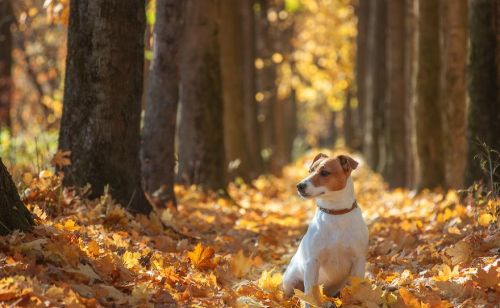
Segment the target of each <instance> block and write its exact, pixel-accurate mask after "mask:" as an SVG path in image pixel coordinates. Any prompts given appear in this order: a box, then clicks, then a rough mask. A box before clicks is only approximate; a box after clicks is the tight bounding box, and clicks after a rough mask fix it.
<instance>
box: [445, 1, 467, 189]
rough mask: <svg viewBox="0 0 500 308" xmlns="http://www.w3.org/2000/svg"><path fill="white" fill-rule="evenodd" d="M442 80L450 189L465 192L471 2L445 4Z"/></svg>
mask: <svg viewBox="0 0 500 308" xmlns="http://www.w3.org/2000/svg"><path fill="white" fill-rule="evenodd" d="M440 4H441V7H440V9H441V13H440V16H441V22H440V32H441V40H440V41H441V77H440V78H441V80H440V82H441V83H440V102H441V104H442V110H441V115H442V121H443V141H444V154H445V156H446V159H445V163H446V165H445V179H446V185H447V186H448V187H450V188H455V189H457V188H462V187H463V180H464V169H465V160H466V159H465V158H466V124H465V120H466V114H465V110H466V105H465V98H466V86H465V66H466V60H467V0H454V1H441V2H440Z"/></svg>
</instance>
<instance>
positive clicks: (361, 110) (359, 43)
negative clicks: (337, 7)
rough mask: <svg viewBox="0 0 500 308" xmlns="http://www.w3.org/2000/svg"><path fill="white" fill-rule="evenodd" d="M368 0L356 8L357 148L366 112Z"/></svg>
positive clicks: (361, 1)
mask: <svg viewBox="0 0 500 308" xmlns="http://www.w3.org/2000/svg"><path fill="white" fill-rule="evenodd" d="M370 7H371V4H370V0H359V2H358V6H357V7H356V13H357V17H358V25H357V30H358V35H357V37H356V95H357V98H358V108H357V118H358V120H359V121H358V123H357V125H356V126H358V129H357V134H358V136H357V139H359V140H360V143H361V144H360V145H358V148H359V147H361V148H362V146H363V144H362V143H363V140H362V139H363V138H364V135H365V133H366V132H365V121H364V119H365V117H366V115H365V112H366V83H367V77H368V76H367V72H368V70H367V66H368V63H367V60H368V56H367V52H368V29H369V28H368V23H369V17H370Z"/></svg>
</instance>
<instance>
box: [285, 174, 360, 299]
mask: <svg viewBox="0 0 500 308" xmlns="http://www.w3.org/2000/svg"><path fill="white" fill-rule="evenodd" d="M311 177H312V175H311V176H309V177H307V178H306V179H304V180H303V181H302V183H306V184H307V188H306V189H305V193H306V194H307V195H308V196H310V197H313V198H314V197H316V202H317V205H318V206H320V207H322V208H326V209H333V210H341V209H349V208H351V206H352V204H353V202H354V201H355V196H354V185H353V181H352V178H351V176H349V178H348V179H347V183H346V186H345V188H344V189H342V190H338V191H329V190H328V189H327V188H326V187H314V185H312V183H311V180H310V179H311ZM367 250H368V227H367V226H366V223H365V221H364V219H363V216H362V215H361V210H360V209H359V207H357V208H355V209H354V210H352V211H351V212H349V213H347V214H342V215H331V214H327V213H324V212H322V211H320V210H317V211H316V214H315V215H314V218H313V219H312V222H311V223H310V224H309V228H308V230H307V233H306V235H305V236H304V238H303V239H302V241H301V242H300V245H299V248H298V250H297V252H296V253H295V255H294V256H293V258H292V260H291V262H290V264H289V265H288V267H287V269H286V272H285V274H284V277H283V288H284V291H285V294H286V295H287V296H291V295H292V294H293V289H294V288H296V289H303V290H304V291H305V292H306V294H310V292H312V290H313V287H315V286H317V285H323V287H324V290H325V292H326V293H327V294H329V295H334V294H336V293H337V292H338V291H340V289H341V288H342V287H343V286H344V285H345V284H346V282H347V280H348V278H349V277H350V276H356V277H361V278H363V277H364V275H365V262H366V253H367Z"/></svg>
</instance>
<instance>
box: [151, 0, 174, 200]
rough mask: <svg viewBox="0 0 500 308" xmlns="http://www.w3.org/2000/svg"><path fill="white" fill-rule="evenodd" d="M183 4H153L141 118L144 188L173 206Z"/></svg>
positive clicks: (161, 0) (167, 1) (170, 1)
mask: <svg viewBox="0 0 500 308" xmlns="http://www.w3.org/2000/svg"><path fill="white" fill-rule="evenodd" d="M182 12H183V2H181V1H178V0H157V1H156V23H155V28H154V33H153V35H154V43H153V44H154V45H153V60H152V62H151V67H150V72H149V91H148V96H147V105H146V113H145V116H144V128H143V134H142V139H143V146H142V171H143V176H144V186H145V189H146V191H147V192H148V193H150V194H152V193H154V192H156V191H158V190H160V194H159V195H158V196H157V197H158V201H159V202H160V204H165V203H168V202H172V203H173V204H174V205H175V204H176V201H175V195H174V180H175V175H174V174H175V171H174V168H175V128H176V118H177V105H178V101H179V81H180V78H179V65H178V63H179V58H178V51H179V44H180V39H181V34H182Z"/></svg>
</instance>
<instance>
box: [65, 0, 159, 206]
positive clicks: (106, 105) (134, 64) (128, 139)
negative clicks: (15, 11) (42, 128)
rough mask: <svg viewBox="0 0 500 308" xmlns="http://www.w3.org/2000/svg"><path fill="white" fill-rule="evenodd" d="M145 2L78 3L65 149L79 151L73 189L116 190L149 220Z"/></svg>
mask: <svg viewBox="0 0 500 308" xmlns="http://www.w3.org/2000/svg"><path fill="white" fill-rule="evenodd" d="M144 5H145V3H144V1H141V0H130V1H126V2H123V1H120V0H92V1H90V0H73V1H71V5H70V19H69V28H68V56H67V62H66V81H65V89H64V110H63V116H62V119H61V131H60V137H59V148H60V149H62V150H70V151H71V160H72V164H71V166H68V167H67V168H65V169H64V173H65V177H64V183H65V185H77V186H83V185H85V184H86V183H90V184H91V185H92V195H91V196H92V197H97V196H99V195H101V194H102V193H103V191H104V187H105V186H106V185H108V184H109V187H110V191H111V194H112V196H113V197H114V198H115V199H116V200H117V201H118V202H120V203H121V204H122V205H123V206H124V207H126V208H127V209H128V210H130V211H132V212H140V213H149V212H150V211H151V205H150V204H149V202H148V201H147V199H146V198H145V196H144V192H143V190H142V187H141V172H140V171H141V167H140V161H139V146H140V114H141V95H142V75H143V63H144V29H145V13H144V9H145V7H144Z"/></svg>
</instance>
